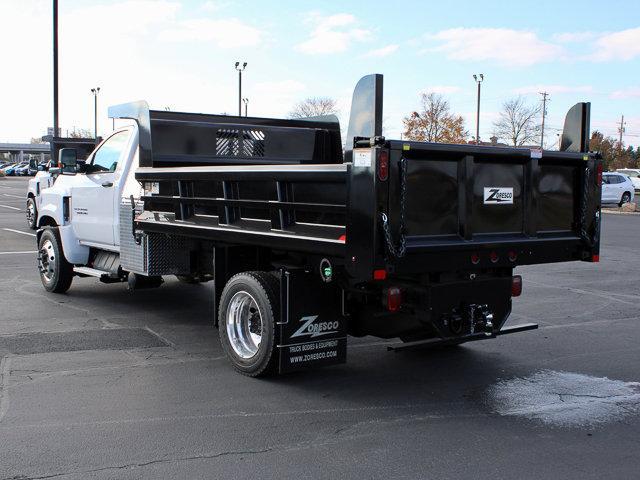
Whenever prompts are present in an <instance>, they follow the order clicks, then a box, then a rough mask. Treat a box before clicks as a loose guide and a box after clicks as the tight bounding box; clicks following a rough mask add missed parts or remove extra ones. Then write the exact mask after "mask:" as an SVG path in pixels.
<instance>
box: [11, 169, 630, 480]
mask: <svg viewBox="0 0 640 480" xmlns="http://www.w3.org/2000/svg"><path fill="white" fill-rule="evenodd" d="M25 191H26V180H25V179H14V178H0V299H1V300H0V302H1V303H0V305H2V307H1V311H0V358H1V360H0V479H41V478H61V479H87V478H92V479H93V478H97V479H111V478H131V479H138V478H153V479H157V478H189V479H201V478H202V479H205V478H206V479H212V478H231V477H233V478H235V479H244V478H253V479H255V478H331V479H334V478H407V479H414V478H491V479H500V478H518V479H529V478H531V479H534V478H535V479H538V478H563V479H567V478H580V479H591V478H593V479H596V478H597V479H602V478H616V479H623V478H638V475H640V474H639V472H640V467H639V466H638V459H639V458H640V415H639V414H640V384H639V383H637V382H639V381H640V341H639V340H640V292H638V285H640V251H639V249H638V239H639V238H640V216H636V215H609V214H605V215H604V216H603V233H602V239H603V247H602V251H601V262H600V263H598V264H590V263H571V264H556V265H546V266H545V265H542V266H535V267H526V268H520V269H518V270H519V272H518V273H520V274H522V275H523V278H524V291H523V296H522V297H520V298H518V299H516V300H515V301H514V308H513V314H512V317H511V319H510V320H509V324H511V325H514V324H518V323H525V322H536V323H539V324H540V329H539V330H536V331H530V332H524V333H520V334H514V335H509V336H505V337H499V338H497V339H495V340H488V341H484V342H476V343H470V344H468V345H465V346H461V347H457V348H452V349H443V350H431V351H411V352H402V353H390V352H387V351H386V343H387V342H385V341H380V340H377V339H374V338H364V339H350V349H349V354H348V363H347V364H346V365H341V366H337V367H329V368H325V369H321V370H317V371H313V372H306V373H299V374H293V375H288V376H285V377H280V378H272V379H266V380H256V379H251V378H245V377H243V376H241V375H239V374H237V373H235V371H234V370H233V369H232V367H231V366H230V365H229V364H228V363H227V361H226V360H225V358H224V356H223V353H222V350H221V347H220V344H219V342H218V339H217V332H216V331H215V329H214V328H213V327H212V310H211V309H212V306H211V304H212V301H211V300H212V299H211V289H210V286H208V285H195V286H189V285H183V284H181V283H178V282H177V281H175V280H172V279H168V280H167V282H166V283H165V284H164V285H163V286H162V287H161V288H160V289H157V290H143V291H139V292H136V293H135V294H129V293H128V292H127V291H126V290H125V288H124V286H123V285H121V284H115V285H113V284H112V285H104V284H101V283H99V282H98V281H97V280H94V279H76V280H74V284H73V285H72V287H71V289H70V291H69V292H68V294H66V295H54V294H48V293H46V292H45V291H44V289H43V288H42V286H41V284H40V280H39V277H38V274H37V271H36V268H35V253H34V250H35V239H34V237H33V236H31V233H32V232H30V231H29V230H28V229H27V227H26V222H25V218H24V212H23V204H24V200H23V196H24V194H25Z"/></svg>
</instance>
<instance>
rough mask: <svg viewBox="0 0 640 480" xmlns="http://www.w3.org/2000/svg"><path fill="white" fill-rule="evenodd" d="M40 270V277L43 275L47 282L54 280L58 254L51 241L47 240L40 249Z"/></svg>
mask: <svg viewBox="0 0 640 480" xmlns="http://www.w3.org/2000/svg"><path fill="white" fill-rule="evenodd" d="M38 268H39V269H40V275H42V276H43V277H44V279H45V280H46V281H47V282H51V281H52V280H53V277H54V275H55V273H56V253H55V250H54V249H53V243H51V240H45V241H44V242H43V243H42V247H40V252H39V255H38Z"/></svg>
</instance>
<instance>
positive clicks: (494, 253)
mask: <svg viewBox="0 0 640 480" xmlns="http://www.w3.org/2000/svg"><path fill="white" fill-rule="evenodd" d="M489 258H490V259H491V262H492V263H496V262H497V261H498V259H499V258H500V257H498V254H497V253H496V252H491V255H489Z"/></svg>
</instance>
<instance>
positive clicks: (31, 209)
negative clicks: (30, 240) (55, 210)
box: [27, 197, 38, 230]
mask: <svg viewBox="0 0 640 480" xmlns="http://www.w3.org/2000/svg"><path fill="white" fill-rule="evenodd" d="M27 225H29V228H30V229H31V230H35V229H36V227H37V225H38V208H37V207H36V201H35V200H34V199H33V197H29V198H28V199H27Z"/></svg>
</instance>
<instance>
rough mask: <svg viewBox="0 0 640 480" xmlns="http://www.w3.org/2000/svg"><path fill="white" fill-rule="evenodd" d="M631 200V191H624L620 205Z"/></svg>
mask: <svg viewBox="0 0 640 480" xmlns="http://www.w3.org/2000/svg"><path fill="white" fill-rule="evenodd" d="M630 201H631V194H630V193H629V192H624V193H623V194H622V198H621V199H620V203H619V204H618V205H620V206H621V207H622V205H624V204H625V203H629V202H630Z"/></svg>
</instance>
